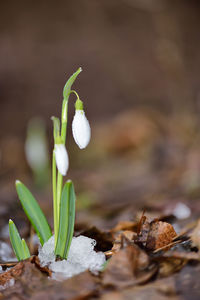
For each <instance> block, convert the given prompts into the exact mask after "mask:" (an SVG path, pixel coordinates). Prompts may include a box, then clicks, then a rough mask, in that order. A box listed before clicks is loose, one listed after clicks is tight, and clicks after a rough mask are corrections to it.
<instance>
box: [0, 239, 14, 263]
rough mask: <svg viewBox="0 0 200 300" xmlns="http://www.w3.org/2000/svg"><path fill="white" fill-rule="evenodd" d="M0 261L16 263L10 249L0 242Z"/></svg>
mask: <svg viewBox="0 0 200 300" xmlns="http://www.w3.org/2000/svg"><path fill="white" fill-rule="evenodd" d="M0 259H1V261H4V262H7V261H17V259H16V257H15V256H14V254H13V251H12V248H11V247H10V246H9V245H8V244H6V243H5V242H0Z"/></svg>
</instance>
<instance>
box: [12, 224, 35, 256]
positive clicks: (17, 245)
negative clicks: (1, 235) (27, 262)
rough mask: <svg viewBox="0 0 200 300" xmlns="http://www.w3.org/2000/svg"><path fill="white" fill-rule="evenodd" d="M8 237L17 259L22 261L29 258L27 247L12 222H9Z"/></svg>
mask: <svg viewBox="0 0 200 300" xmlns="http://www.w3.org/2000/svg"><path fill="white" fill-rule="evenodd" d="M9 235H10V241H11V245H12V247H13V250H14V252H15V255H16V257H17V259H18V260H19V261H20V260H23V259H27V258H29V257H30V252H29V249H28V246H27V245H26V242H25V240H24V239H23V240H21V238H20V235H19V232H18V230H17V227H16V226H15V224H14V222H13V221H12V220H9Z"/></svg>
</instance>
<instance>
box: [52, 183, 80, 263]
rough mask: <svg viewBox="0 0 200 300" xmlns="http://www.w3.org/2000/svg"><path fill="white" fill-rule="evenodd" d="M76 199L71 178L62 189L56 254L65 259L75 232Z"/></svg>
mask: <svg viewBox="0 0 200 300" xmlns="http://www.w3.org/2000/svg"><path fill="white" fill-rule="evenodd" d="M75 201H76V196H75V192H74V185H73V183H72V181H70V180H69V181H67V182H66V183H65V185H64V187H63V191H62V196H61V202H60V222H59V230H58V239H57V243H56V247H55V254H56V255H57V256H59V257H61V258H65V259H67V256H68V252H69V248H70V245H71V241H72V237H73V233H74V220H75Z"/></svg>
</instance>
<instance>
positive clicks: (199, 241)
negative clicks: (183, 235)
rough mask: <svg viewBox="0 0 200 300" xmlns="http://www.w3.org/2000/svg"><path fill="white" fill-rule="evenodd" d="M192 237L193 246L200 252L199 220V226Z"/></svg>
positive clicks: (199, 225) (198, 223) (198, 225)
mask: <svg viewBox="0 0 200 300" xmlns="http://www.w3.org/2000/svg"><path fill="white" fill-rule="evenodd" d="M190 236H191V240H192V244H193V246H195V247H197V248H198V249H199V250H200V220H198V222H197V225H196V227H195V228H194V230H193V231H192V233H191V235H190Z"/></svg>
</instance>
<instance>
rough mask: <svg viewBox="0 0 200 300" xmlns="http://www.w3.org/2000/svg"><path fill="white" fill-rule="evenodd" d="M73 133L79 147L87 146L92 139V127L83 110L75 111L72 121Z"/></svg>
mask: <svg viewBox="0 0 200 300" xmlns="http://www.w3.org/2000/svg"><path fill="white" fill-rule="evenodd" d="M72 133H73V137H74V140H75V142H76V144H77V145H78V146H79V148H80V149H84V148H86V147H87V145H88V144H89V141H90V137H91V129H90V124H89V122H88V120H87V118H86V116H85V112H84V111H83V110H76V112H75V115H74V119H73V122H72Z"/></svg>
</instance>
